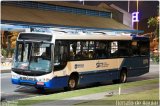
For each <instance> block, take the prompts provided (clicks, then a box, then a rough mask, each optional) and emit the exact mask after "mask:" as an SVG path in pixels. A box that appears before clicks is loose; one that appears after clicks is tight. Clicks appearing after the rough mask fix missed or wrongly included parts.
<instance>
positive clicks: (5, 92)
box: [1, 65, 159, 101]
mask: <svg viewBox="0 0 160 106" xmlns="http://www.w3.org/2000/svg"><path fill="white" fill-rule="evenodd" d="M158 77H159V65H151V67H150V72H149V73H147V74H145V75H142V76H139V77H133V78H129V79H128V82H132V81H140V80H145V79H151V78H158ZM10 78H11V75H10V73H2V74H1V95H2V98H5V99H6V100H8V101H10V100H16V99H20V98H28V97H33V96H39V95H48V94H54V93H57V92H64V91H63V90H58V91H57V90H54V91H48V92H46V93H45V94H42V93H41V92H39V91H37V90H36V89H35V88H33V87H29V86H19V85H12V84H11V81H10ZM104 84H105V85H110V84H112V83H111V82H106V83H104ZM91 87H93V86H91ZM81 88H86V86H85V87H81Z"/></svg>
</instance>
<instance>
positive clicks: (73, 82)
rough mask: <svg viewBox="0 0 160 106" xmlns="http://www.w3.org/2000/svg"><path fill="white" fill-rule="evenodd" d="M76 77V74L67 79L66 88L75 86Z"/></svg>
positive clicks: (72, 88)
mask: <svg viewBox="0 0 160 106" xmlns="http://www.w3.org/2000/svg"><path fill="white" fill-rule="evenodd" d="M77 83H78V78H77V77H76V76H71V77H70V78H69V81H68V90H74V89H76V87H77Z"/></svg>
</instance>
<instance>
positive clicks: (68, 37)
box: [22, 32, 146, 41]
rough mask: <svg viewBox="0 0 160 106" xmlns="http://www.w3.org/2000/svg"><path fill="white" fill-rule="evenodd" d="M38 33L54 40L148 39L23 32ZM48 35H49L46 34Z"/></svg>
mask: <svg viewBox="0 0 160 106" xmlns="http://www.w3.org/2000/svg"><path fill="white" fill-rule="evenodd" d="M24 33H25V34H28V35H30V34H31V35H32V34H37V35H39V36H37V37H40V36H41V35H48V36H52V40H51V41H54V39H55V40H133V39H135V38H136V39H135V40H138V39H139V40H143V39H146V37H138V36H130V35H107V34H103V33H92V34H87V33H81V34H73V33H65V32H54V33H53V34H51V33H42V32H41V33H39V32H23V33H22V34H24ZM46 37H47V36H46Z"/></svg>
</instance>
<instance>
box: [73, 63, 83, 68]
mask: <svg viewBox="0 0 160 106" xmlns="http://www.w3.org/2000/svg"><path fill="white" fill-rule="evenodd" d="M74 68H75V69H77V68H84V64H75V66H74Z"/></svg>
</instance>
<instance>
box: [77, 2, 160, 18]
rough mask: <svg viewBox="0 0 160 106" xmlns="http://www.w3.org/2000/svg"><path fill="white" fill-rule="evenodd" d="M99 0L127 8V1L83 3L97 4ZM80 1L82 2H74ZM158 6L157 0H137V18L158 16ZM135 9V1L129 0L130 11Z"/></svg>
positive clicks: (88, 3)
mask: <svg viewBox="0 0 160 106" xmlns="http://www.w3.org/2000/svg"><path fill="white" fill-rule="evenodd" d="M101 2H104V3H106V4H108V5H110V4H115V5H116V6H118V7H120V8H122V9H124V10H126V11H127V10H128V1H85V2H84V4H85V5H98V4H100V3H101ZM75 3H81V4H82V2H75ZM158 6H159V1H140V0H139V12H140V13H139V18H140V20H142V19H144V18H149V17H154V16H158ZM134 11H136V1H130V13H132V12H134Z"/></svg>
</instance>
